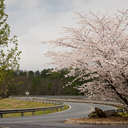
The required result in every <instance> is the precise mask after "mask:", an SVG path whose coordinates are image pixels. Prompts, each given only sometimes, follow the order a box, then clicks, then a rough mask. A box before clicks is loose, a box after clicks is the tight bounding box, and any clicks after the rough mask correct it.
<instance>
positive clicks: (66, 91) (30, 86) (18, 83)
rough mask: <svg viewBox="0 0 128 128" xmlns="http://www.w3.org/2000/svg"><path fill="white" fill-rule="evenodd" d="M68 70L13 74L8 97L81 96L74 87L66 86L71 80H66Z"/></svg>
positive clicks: (45, 70)
mask: <svg viewBox="0 0 128 128" xmlns="http://www.w3.org/2000/svg"><path fill="white" fill-rule="evenodd" d="M67 73H68V71H67V70H66V69H63V70H60V71H53V69H44V70H42V71H35V72H34V71H21V70H20V71H18V72H13V73H12V75H13V77H12V78H13V79H11V80H10V82H9V85H8V87H9V88H8V95H25V92H27V91H28V92H29V93H30V95H80V93H79V91H78V90H77V89H75V88H73V87H72V86H65V85H66V83H67V82H68V81H69V79H72V78H69V77H68V78H65V77H64V76H65V74H67Z"/></svg>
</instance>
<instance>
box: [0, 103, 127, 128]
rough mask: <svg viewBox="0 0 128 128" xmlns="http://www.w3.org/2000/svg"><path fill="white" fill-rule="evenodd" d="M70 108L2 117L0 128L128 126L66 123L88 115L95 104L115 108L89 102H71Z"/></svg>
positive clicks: (105, 108)
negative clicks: (22, 115) (35, 114)
mask: <svg viewBox="0 0 128 128" xmlns="http://www.w3.org/2000/svg"><path fill="white" fill-rule="evenodd" d="M67 104H69V105H70V106H71V108H70V109H68V110H66V111H63V112H57V113H52V114H47V115H42V116H31V117H19V118H3V119H0V128H128V126H126V125H122V126H121V125H119V126H116V125H86V124H85V125H79V124H65V123H64V120H66V119H68V118H80V117H87V115H88V113H89V112H90V111H91V110H92V108H93V107H94V106H98V107H100V108H103V109H104V110H108V109H113V107H110V106H104V105H93V104H87V103H70V102H68V103H67Z"/></svg>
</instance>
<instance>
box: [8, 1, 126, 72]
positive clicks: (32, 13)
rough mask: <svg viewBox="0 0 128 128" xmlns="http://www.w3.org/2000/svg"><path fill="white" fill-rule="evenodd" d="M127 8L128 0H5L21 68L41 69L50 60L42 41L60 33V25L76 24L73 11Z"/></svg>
mask: <svg viewBox="0 0 128 128" xmlns="http://www.w3.org/2000/svg"><path fill="white" fill-rule="evenodd" d="M124 8H125V9H126V8H128V0H6V12H7V14H8V15H9V18H8V23H9V24H10V26H11V32H12V34H13V35H14V34H15V35H17V36H18V39H19V48H20V50H22V55H21V62H20V68H21V69H23V70H42V69H43V68H46V67H49V65H48V66H47V65H46V63H48V62H49V61H50V59H49V58H46V57H45V56H44V55H43V53H44V52H46V51H47V50H48V49H49V47H48V46H46V45H43V44H42V41H45V40H52V39H56V38H57V37H60V36H61V35H62V33H61V32H62V27H64V26H71V25H75V23H76V21H77V20H76V17H75V15H74V13H75V12H80V13H88V12H89V11H94V12H95V11H97V12H105V13H107V12H111V13H112V12H114V11H115V10H117V9H124Z"/></svg>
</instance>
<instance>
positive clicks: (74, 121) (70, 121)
mask: <svg viewBox="0 0 128 128" xmlns="http://www.w3.org/2000/svg"><path fill="white" fill-rule="evenodd" d="M65 123H67V124H128V118H125V117H109V118H80V119H77V118H76V119H68V120H66V121H65Z"/></svg>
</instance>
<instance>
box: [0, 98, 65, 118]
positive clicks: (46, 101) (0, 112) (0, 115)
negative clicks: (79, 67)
mask: <svg viewBox="0 0 128 128" xmlns="http://www.w3.org/2000/svg"><path fill="white" fill-rule="evenodd" d="M16 99H18V98H16ZM20 100H27V101H28V100H29V101H35V102H43V103H50V104H55V105H56V106H51V107H39V108H25V109H9V110H0V117H1V118H3V115H4V114H11V113H21V117H23V116H24V113H26V112H32V115H34V113H35V112H37V111H43V112H44V111H47V110H50V111H52V110H56V111H58V110H59V109H63V108H64V106H65V105H64V104H63V103H62V102H61V103H60V102H56V101H50V100H45V101H44V100H40V99H37V98H34V99H32V100H30V99H29V98H26V99H20Z"/></svg>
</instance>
